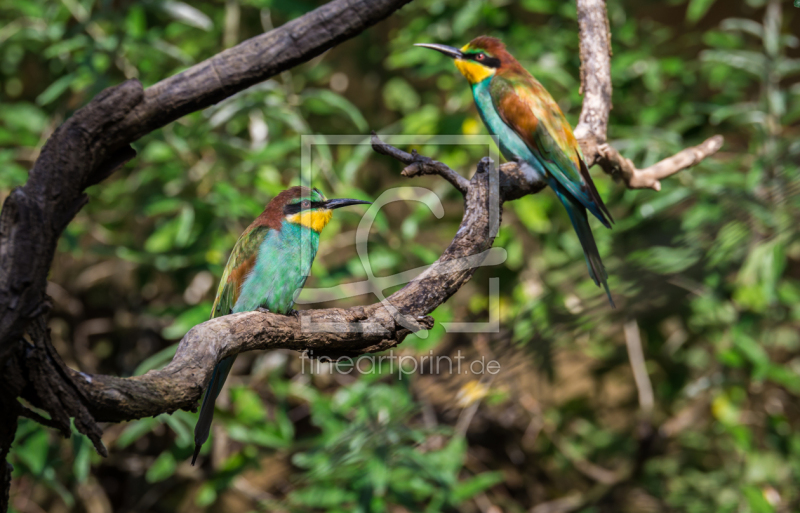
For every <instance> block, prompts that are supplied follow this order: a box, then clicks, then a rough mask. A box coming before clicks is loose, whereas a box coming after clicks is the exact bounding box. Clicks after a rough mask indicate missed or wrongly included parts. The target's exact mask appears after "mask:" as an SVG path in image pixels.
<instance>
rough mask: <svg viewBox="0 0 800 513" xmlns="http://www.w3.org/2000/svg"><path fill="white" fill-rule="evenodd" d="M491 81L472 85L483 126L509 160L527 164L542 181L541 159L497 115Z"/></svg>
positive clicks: (543, 174) (489, 79)
mask: <svg viewBox="0 0 800 513" xmlns="http://www.w3.org/2000/svg"><path fill="white" fill-rule="evenodd" d="M491 81H492V77H489V78H487V79H486V80H483V81H481V82H478V83H476V84H473V85H472V96H473V98H474V99H475V105H476V106H477V107H478V113H480V115H481V119H482V120H483V124H484V125H486V128H487V129H488V130H489V132H491V133H492V134H493V135H496V136H497V138H498V139H499V144H500V153H502V154H503V156H504V157H505V158H506V159H507V160H511V161H518V162H525V163H527V164H528V165H529V167H530V170H531V171H533V172H534V173H535V174H536V175H537V176H536V178H537V179H541V178H542V177H544V176H545V172H544V169H542V166H541V164H540V163H539V159H537V158H536V156H535V155H534V154H533V152H532V151H531V150H530V148H528V146H527V145H526V144H525V141H523V140H522V138H520V136H518V135H517V134H516V132H514V130H512V129H511V127H509V126H508V125H506V123H505V122H504V121H503V119H502V118H501V117H500V115H499V114H498V113H497V109H496V108H495V106H494V102H492V97H491V95H490V93H489V84H490V83H491Z"/></svg>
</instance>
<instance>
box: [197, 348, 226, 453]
mask: <svg viewBox="0 0 800 513" xmlns="http://www.w3.org/2000/svg"><path fill="white" fill-rule="evenodd" d="M234 360H236V355H234V356H229V357H227V358H224V359H223V360H222V361H221V362H219V363H218V364H217V366H216V367H214V374H212V376H211V381H210V382H209V383H208V388H207V389H206V395H205V397H204V398H203V406H201V407H200V417H199V418H198V419H197V424H196V425H195V427H194V454H193V455H192V465H194V462H195V461H196V460H197V455H198V454H200V448H202V447H203V444H204V443H205V441H206V440H208V433H209V432H210V430H211V421H212V420H213V418H214V403H215V402H216V401H217V396H219V393H220V391H221V390H222V385H223V384H225V380H226V379H227V378H228V373H229V372H230V371H231V367H233V362H234Z"/></svg>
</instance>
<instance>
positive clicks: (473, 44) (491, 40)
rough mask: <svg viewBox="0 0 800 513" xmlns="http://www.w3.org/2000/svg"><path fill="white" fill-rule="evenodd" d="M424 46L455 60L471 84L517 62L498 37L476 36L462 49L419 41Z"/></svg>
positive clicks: (419, 44)
mask: <svg viewBox="0 0 800 513" xmlns="http://www.w3.org/2000/svg"><path fill="white" fill-rule="evenodd" d="M414 46H422V47H424V48H430V49H432V50H436V51H437V52H441V53H443V54H445V55H447V56H448V57H451V58H452V59H454V60H455V64H456V67H457V68H458V71H460V72H461V74H462V75H464V76H465V77H466V78H467V80H468V81H469V83H470V84H477V83H478V82H483V81H484V80H486V79H487V78H490V77H493V76H494V75H495V74H496V73H497V72H498V71H499V70H500V69H502V68H503V67H507V66H510V65H513V64H514V63H516V60H514V57H512V56H511V54H509V53H508V52H507V51H506V46H505V45H504V44H503V42H502V41H500V40H499V39H497V38H496V37H489V36H480V37H476V38H475V39H473V40H472V41H470V42H469V43H467V44H466V45H465V46H463V47H462V48H461V49H458V48H454V47H452V46H447V45H434V44H426V43H418V44H416V45H414Z"/></svg>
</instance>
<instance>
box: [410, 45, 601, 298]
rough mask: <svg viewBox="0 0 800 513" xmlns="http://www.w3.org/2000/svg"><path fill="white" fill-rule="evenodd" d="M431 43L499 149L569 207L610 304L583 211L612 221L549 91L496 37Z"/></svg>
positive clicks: (596, 279)
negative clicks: (462, 82) (461, 80)
mask: <svg viewBox="0 0 800 513" xmlns="http://www.w3.org/2000/svg"><path fill="white" fill-rule="evenodd" d="M416 46H422V47H425V48H432V49H433V50H437V51H439V52H441V53H443V54H445V55H447V56H448V57H451V58H453V59H454V60H455V64H456V67H457V68H458V70H459V71H460V72H461V74H462V75H464V77H466V79H467V80H468V81H469V83H470V85H471V86H472V96H473V98H474V99H475V105H476V106H477V107H478V112H479V113H480V116H481V119H483V123H484V124H485V125H486V128H488V129H489V132H491V133H492V134H494V135H496V136H498V139H499V143H500V152H501V153H502V154H503V156H504V157H505V158H506V159H508V160H510V161H514V162H517V163H518V164H519V165H520V167H521V169H522V170H523V172H525V173H526V174H527V175H528V176H529V177H530V178H531V180H533V181H542V180H544V182H545V183H546V184H547V185H549V186H550V187H551V188H552V189H553V190H554V191H555V193H556V196H558V199H559V200H561V203H562V204H563V205H564V207H565V208H566V209H567V213H568V214H569V218H570V221H572V226H573V227H574V228H575V232H576V233H577V234H578V239H579V240H580V241H581V246H583V252H584V255H585V256H586V265H587V266H588V267H589V275H590V276H591V277H592V279H593V280H594V282H595V284H596V285H597V286H600V285H601V284H602V286H603V288H604V289H605V291H606V295H608V301H609V302H610V303H611V306H612V307H613V306H614V301H613V300H612V299H611V292H610V291H609V290H608V283H607V279H608V275H607V274H606V270H605V267H603V262H602V261H601V260H600V254H599V252H598V251H597V244H595V241H594V236H593V235H592V230H591V228H590V227H589V220H588V218H587V215H586V211H587V210H589V212H591V213H592V214H593V215H594V216H595V217H597V218H598V219H599V220H600V222H601V223H603V225H605V226H606V227H607V228H611V223H612V222H613V221H614V220H613V219H612V218H611V214H609V212H608V209H607V208H606V206H605V205H604V204H603V200H602V199H601V198H600V195H599V194H598V193H597V189H596V188H595V186H594V182H592V177H591V176H590V175H589V169H588V168H587V167H586V163H585V162H584V159H583V154H582V152H581V148H580V145H579V144H578V141H577V139H575V135H574V134H573V133H572V128H571V127H570V125H569V122H568V121H567V119H566V118H565V117H564V113H562V112H561V109H560V108H559V107H558V104H557V103H556V102H555V100H553V97H552V96H550V93H548V92H547V90H546V89H545V88H544V86H542V84H540V83H539V81H538V80H536V79H535V78H533V76H532V75H531V74H530V73H528V71H526V70H525V69H524V68H523V67H522V66H521V65H520V64H519V62H517V60H516V59H515V58H514V57H512V56H511V54H510V53H508V51H506V47H505V45H504V44H503V43H502V42H501V41H500V40H499V39H496V38H493V37H487V36H481V37H478V38H475V39H473V40H472V41H470V42H469V44H467V45H466V46H464V47H463V48H461V49H460V50H459V49H458V48H453V47H451V46H445V45H437V44H417V45H416Z"/></svg>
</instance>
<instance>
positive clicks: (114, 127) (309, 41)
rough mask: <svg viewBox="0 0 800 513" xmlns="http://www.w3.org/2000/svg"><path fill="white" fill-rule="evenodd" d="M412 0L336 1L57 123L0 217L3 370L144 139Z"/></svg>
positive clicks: (111, 93) (106, 95) (110, 94)
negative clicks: (95, 195)
mask: <svg viewBox="0 0 800 513" xmlns="http://www.w3.org/2000/svg"><path fill="white" fill-rule="evenodd" d="M409 1H410V0H335V1H333V2H330V3H328V4H326V5H323V6H322V7H320V8H318V9H316V10H314V11H312V12H310V13H308V14H306V15H304V16H301V17H299V18H297V19H295V20H292V21H290V22H289V23H287V24H285V25H283V26H282V27H279V28H277V29H275V30H272V31H270V32H267V33H266V34H262V35H260V36H257V37H254V38H252V39H249V40H247V41H245V42H243V43H241V44H240V45H238V46H236V47H234V48H230V49H228V50H226V51H224V52H222V53H220V54H218V55H215V56H214V57H211V58H210V59H207V60H205V61H203V62H201V63H199V64H197V65H195V66H193V67H191V68H189V69H187V70H186V71H184V72H182V73H179V74H177V75H175V76H173V77H170V78H168V79H166V80H163V81H161V82H159V83H157V84H155V85H153V86H152V87H149V88H148V89H146V90H143V89H142V86H141V84H140V83H139V82H138V81H136V80H129V81H127V82H124V83H123V84H120V85H118V86H116V87H112V88H109V89H106V90H105V91H103V92H102V93H100V94H99V95H97V97H95V98H94V99H93V100H92V101H91V102H90V103H89V104H88V105H86V106H85V107H83V108H82V109H80V110H79V111H77V112H76V113H75V114H74V115H73V116H72V118H70V119H69V120H68V121H67V122H65V123H64V124H63V125H62V126H61V127H59V128H58V129H57V130H56V131H55V132H54V133H53V135H52V136H51V137H50V139H49V140H48V141H47V144H45V146H44V148H43V149H42V152H41V154H40V156H39V158H38V159H37V160H36V163H35V164H34V168H33V170H32V171H31V173H30V177H29V178H28V181H27V183H26V184H25V185H24V186H23V187H19V188H17V189H15V190H14V191H13V192H12V193H11V195H9V197H8V198H6V200H5V203H4V205H3V211H2V214H0V368H1V367H2V366H3V363H4V362H5V361H6V360H7V358H8V357H9V355H10V354H11V352H12V350H13V345H14V344H16V343H17V342H18V341H19V339H20V337H21V336H22V333H23V330H24V329H25V326H26V325H27V324H28V323H29V322H30V321H31V320H32V319H33V318H35V317H37V316H39V315H41V314H46V312H47V310H48V308H49V307H48V304H47V302H46V300H45V288H46V276H47V273H48V270H49V268H50V264H51V262H52V260H53V255H54V253H55V247H56V242H57V241H58V238H59V237H60V235H61V232H62V231H63V229H64V227H65V226H66V225H67V224H68V223H69V222H70V221H71V220H72V218H73V217H74V215H75V214H76V213H77V212H78V210H80V209H81V207H82V206H83V205H84V204H85V203H86V201H87V197H86V195H85V194H84V193H83V191H84V189H85V188H86V187H89V186H90V185H93V184H96V183H98V182H100V181H101V180H103V179H104V178H106V177H107V176H108V175H109V174H110V173H112V172H113V171H114V169H115V168H117V167H118V166H119V165H121V164H123V163H125V162H127V161H128V160H130V159H131V158H133V157H134V155H135V152H134V151H133V149H131V148H130V146H129V144H130V143H131V142H133V141H136V140H137V139H139V138H141V137H142V136H143V135H145V134H147V133H149V132H152V131H153V130H155V129H157V128H159V127H162V126H164V125H165V124H167V123H169V122H171V121H174V120H176V119H178V118H180V117H181V116H184V115H186V114H188V113H190V112H194V111H197V110H200V109H203V108H205V107H208V106H209V105H212V104H214V103H216V102H219V101H220V100H222V99H224V98H227V97H229V96H232V95H233V94H235V93H237V92H239V91H242V90H243V89H245V88H247V87H249V86H251V85H253V84H256V83H258V82H262V81H264V80H266V79H268V78H270V77H272V76H274V75H276V74H278V73H280V72H282V71H284V70H287V69H290V68H292V67H293V66H296V65H297V64H300V63H302V62H305V61H307V60H309V59H311V58H313V57H315V56H317V55H319V54H321V53H322V52H324V51H325V50H328V49H329V48H331V47H333V46H335V45H336V44H338V43H340V42H342V41H344V40H346V39H349V38H351V37H353V36H354V35H356V34H358V33H359V32H361V31H363V30H364V29H366V28H367V27H370V26H371V25H374V24H375V23H377V22H378V21H380V20H382V19H384V18H386V17H387V16H388V15H390V14H391V13H393V12H394V11H395V10H397V9H399V8H400V7H401V6H403V5H404V4H406V3H408V2H409Z"/></svg>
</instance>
